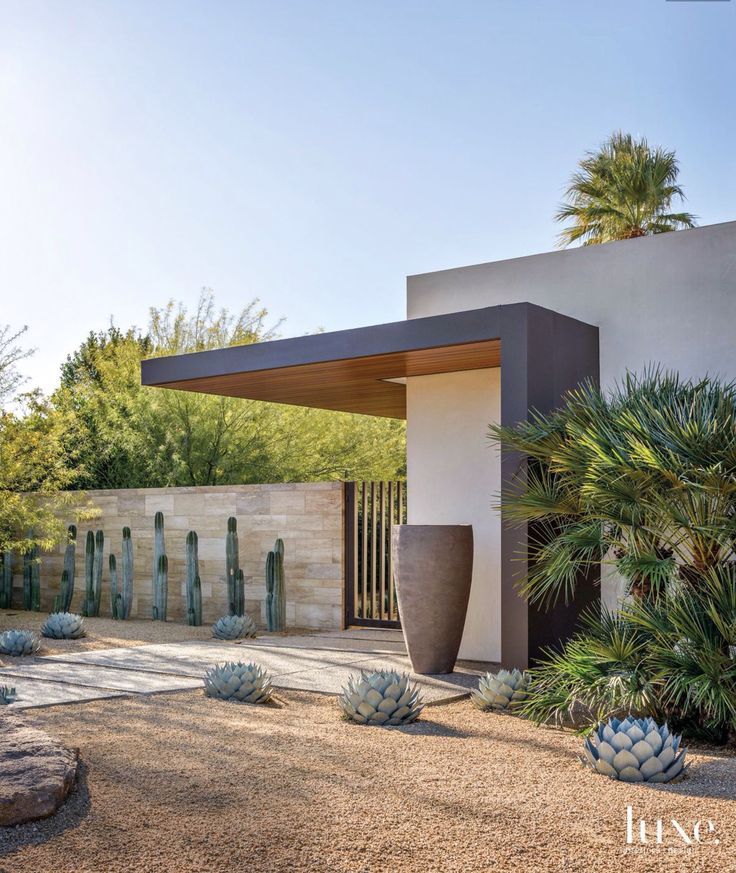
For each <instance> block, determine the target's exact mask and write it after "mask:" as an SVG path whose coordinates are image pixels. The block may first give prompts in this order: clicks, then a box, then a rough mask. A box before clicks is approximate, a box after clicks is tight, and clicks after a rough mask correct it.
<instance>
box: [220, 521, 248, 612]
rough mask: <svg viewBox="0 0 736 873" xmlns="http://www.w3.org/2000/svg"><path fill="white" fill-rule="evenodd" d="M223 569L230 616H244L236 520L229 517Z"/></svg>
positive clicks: (243, 583)
mask: <svg viewBox="0 0 736 873" xmlns="http://www.w3.org/2000/svg"><path fill="white" fill-rule="evenodd" d="M225 568H226V572H227V603H228V609H229V611H230V615H244V614H245V577H244V576H243V571H242V570H241V569H240V555H239V552H238V520H237V519H236V518H235V517H234V516H232V515H231V516H230V518H228V520H227V536H226V537H225Z"/></svg>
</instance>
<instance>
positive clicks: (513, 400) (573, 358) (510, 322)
mask: <svg viewBox="0 0 736 873" xmlns="http://www.w3.org/2000/svg"><path fill="white" fill-rule="evenodd" d="M586 379H592V380H594V381H595V382H596V383H597V382H598V379H599V352H598V328H597V327H593V326H591V325H588V324H585V323H584V322H581V321H577V320H576V319H574V318H568V317H567V316H564V315H559V314H558V313H556V312H551V311H550V310H547V309H542V308H540V307H538V306H533V305H531V304H528V303H520V304H515V305H512V306H504V307H502V309H501V423H502V424H504V425H514V424H516V423H518V422H520V421H523V420H525V419H527V418H528V417H529V414H530V413H531V412H532V411H533V410H536V411H538V412H542V413H544V412H549V411H550V410H552V409H554V408H555V407H557V406H559V404H560V401H561V399H562V397H563V396H564V394H565V392H566V391H569V390H570V389H572V388H575V387H576V386H577V385H579V384H580V383H581V382H583V381H584V380H586ZM523 463H524V462H523V459H522V458H520V457H519V456H518V455H512V454H507V453H504V454H503V455H502V460H501V479H502V483H503V487H504V488H506V487H508V486H509V484H510V483H511V482H512V481H513V480H514V478H515V477H516V475H517V473H518V472H519V471H521V473H522V477H523ZM522 481H523V478H522ZM529 533H530V531H529V526H528V525H521V526H511V525H507V524H504V525H503V530H502V534H501V661H502V663H503V664H504V666H506V667H526V666H528V665H529V663H530V662H533V661H534V659H535V658H536V657H537V656H538V655H539V654H540V650H541V649H543V648H545V647H547V646H550V645H554V644H555V643H557V642H559V641H560V640H562V639H565V638H567V637H569V636H570V634H571V633H572V631H573V629H574V627H575V624H576V621H577V618H578V616H579V614H580V612H581V610H582V609H584V608H585V607H586V606H588V605H589V604H590V603H592V602H595V601H596V600H600V588H599V586H598V585H597V584H593V583H596V582H598V579H597V578H595V579H593V578H589V579H587V580H580V581H581V583H582V584H580V585H579V586H578V587H577V592H576V598H575V601H574V602H573V603H571V604H568V605H565V604H564V603H560V604H558V605H557V606H556V607H554V608H553V609H552V610H550V611H548V612H545V611H543V610H540V609H537V608H536V607H533V606H530V605H529V604H528V603H527V602H526V601H525V600H524V599H523V598H522V597H521V596H520V595H519V593H518V590H517V585H518V582H519V580H520V579H522V578H523V577H524V576H525V575H526V572H527V569H528V557H527V545H528V540H529Z"/></svg>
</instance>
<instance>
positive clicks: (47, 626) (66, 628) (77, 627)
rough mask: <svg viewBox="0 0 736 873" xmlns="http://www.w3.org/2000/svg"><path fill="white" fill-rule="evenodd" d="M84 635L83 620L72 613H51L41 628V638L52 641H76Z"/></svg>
mask: <svg viewBox="0 0 736 873" xmlns="http://www.w3.org/2000/svg"><path fill="white" fill-rule="evenodd" d="M85 634H86V630H85V628H84V619H83V618H82V616H81V615H77V614H76V613H74V612H52V613H51V615H50V616H49V617H48V618H47V619H46V621H45V622H44V625H43V627H42V628H41V636H42V637H49V638H50V639H52V640H78V639H79V638H80V637H83V636H84V635H85Z"/></svg>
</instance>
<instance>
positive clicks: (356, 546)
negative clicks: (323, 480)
mask: <svg viewBox="0 0 736 873" xmlns="http://www.w3.org/2000/svg"><path fill="white" fill-rule="evenodd" d="M405 514H406V487H405V484H404V483H402V482H391V481H386V482H346V483H345V538H344V548H345V591H344V607H345V608H344V616H343V618H344V623H345V626H346V627H348V626H350V625H354V624H358V625H363V626H366V627H371V626H378V627H381V626H383V627H398V626H399V622H400V616H399V610H398V601H397V599H396V587H395V584H394V564H393V556H392V554H391V528H392V526H393V525H394V524H403V523H404V520H405Z"/></svg>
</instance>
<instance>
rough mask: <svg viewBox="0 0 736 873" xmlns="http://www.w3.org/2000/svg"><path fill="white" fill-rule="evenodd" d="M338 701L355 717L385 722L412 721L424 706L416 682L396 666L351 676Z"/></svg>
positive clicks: (364, 721) (360, 721)
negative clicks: (395, 668)
mask: <svg viewBox="0 0 736 873" xmlns="http://www.w3.org/2000/svg"><path fill="white" fill-rule="evenodd" d="M338 703H339V705H340V708H341V709H342V711H343V713H344V715H345V717H346V718H348V719H350V720H351V721H355V722H357V723H358V724H369V725H382V726H395V725H403V724H409V723H410V722H413V721H415V720H416V719H417V717H418V716H419V713H420V712H421V711H422V709H423V708H424V704H423V703H422V701H421V699H420V697H419V689H418V688H417V687H416V685H412V684H411V683H410V682H409V676H408V675H407V674H406V673H403V674H399V673H397V672H396V671H395V670H377V671H376V672H375V673H365V672H363V673H361V674H360V675H359V676H350V678H349V679H348V684H347V685H346V686H345V687H344V688H343V689H342V693H341V694H340V697H339V698H338Z"/></svg>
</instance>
